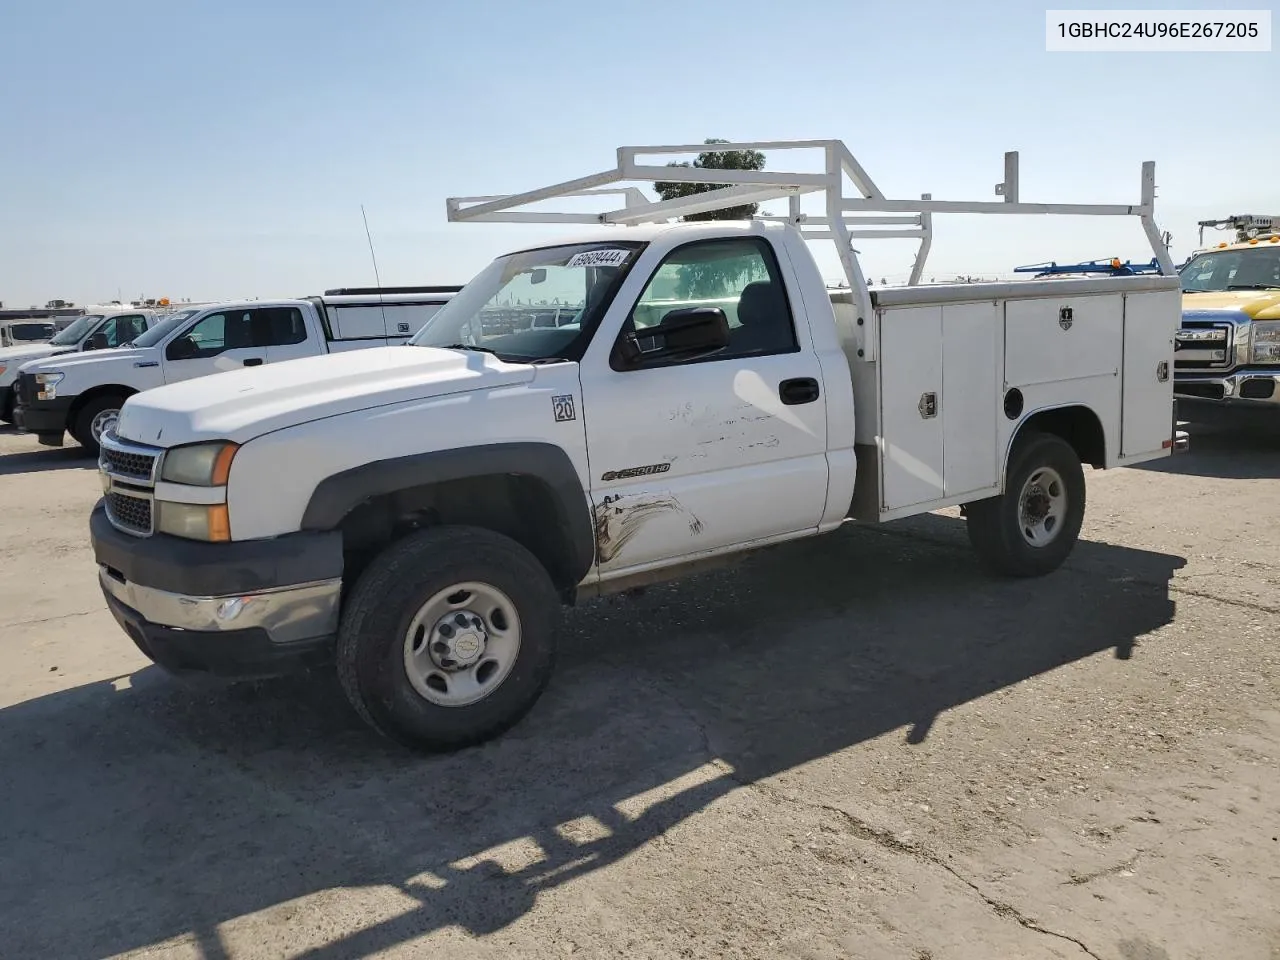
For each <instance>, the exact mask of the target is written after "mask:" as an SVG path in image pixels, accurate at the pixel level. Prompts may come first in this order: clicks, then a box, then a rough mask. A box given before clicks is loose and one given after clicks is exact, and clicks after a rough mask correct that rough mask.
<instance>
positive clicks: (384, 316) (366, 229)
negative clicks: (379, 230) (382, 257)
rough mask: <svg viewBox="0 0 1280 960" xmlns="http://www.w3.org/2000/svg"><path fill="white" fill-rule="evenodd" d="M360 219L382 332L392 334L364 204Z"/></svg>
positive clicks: (361, 205) (361, 207) (361, 208)
mask: <svg viewBox="0 0 1280 960" xmlns="http://www.w3.org/2000/svg"><path fill="white" fill-rule="evenodd" d="M360 218H361V219H362V220H364V235H365V237H366V238H367V239H368V241H369V258H370V259H371V260H373V282H374V283H376V284H377V285H378V306H379V308H380V309H381V310H382V331H383V333H384V334H388V335H389V334H390V331H389V330H387V305H386V301H385V300H384V298H383V294H382V278H381V277H380V276H378V255H377V254H376V253H374V252H373V234H371V233H370V232H369V217H368V215H367V214H366V213H365V212H364V204H363V203H362V204H360Z"/></svg>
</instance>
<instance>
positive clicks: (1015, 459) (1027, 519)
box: [966, 433, 1085, 577]
mask: <svg viewBox="0 0 1280 960" xmlns="http://www.w3.org/2000/svg"><path fill="white" fill-rule="evenodd" d="M1004 489H1005V492H1004V493H1003V494H1002V495H1001V496H998V497H992V498H991V499H989V500H979V501H977V502H975V503H970V504H968V505H967V506H966V516H967V523H966V526H967V528H968V531H969V542H970V544H972V545H973V549H974V551H975V552H976V553H977V555H978V560H979V562H981V563H982V565H983V566H984V567H986V568H987V569H988V570H990V571H991V572H992V573H996V574H998V575H1000V576H1006V577H1041V576H1044V575H1045V574H1048V573H1052V572H1053V571H1054V570H1057V569H1058V567H1060V566H1062V564H1063V563H1064V562H1065V561H1066V559H1067V557H1068V556H1070V554H1071V551H1072V549H1073V548H1074V547H1075V544H1076V540H1077V539H1078V538H1079V536H1080V528H1081V526H1082V525H1083V524H1084V507H1085V482H1084V468H1083V467H1082V466H1081V465H1080V457H1079V455H1078V454H1077V453H1076V451H1075V450H1074V448H1072V446H1071V445H1070V444H1069V443H1067V442H1066V441H1065V440H1063V439H1062V438H1061V437H1058V436H1055V435H1053V434H1043V433H1036V434H1032V435H1030V436H1027V437H1026V438H1023V439H1019V441H1018V442H1017V443H1016V444H1015V445H1014V448H1013V452H1012V453H1011V454H1010V457H1009V467H1008V471H1007V472H1006V475H1005V487H1004Z"/></svg>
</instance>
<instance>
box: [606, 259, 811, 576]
mask: <svg viewBox="0 0 1280 960" xmlns="http://www.w3.org/2000/svg"><path fill="white" fill-rule="evenodd" d="M800 303H801V301H800V298H799V296H798V295H797V292H796V289H795V287H794V285H793V284H789V283H788V282H787V275H785V274H784V273H783V271H782V269H781V268H780V266H779V263H778V259H777V257H776V256H775V254H774V251H773V248H772V245H771V244H770V243H769V241H768V240H767V239H765V238H764V237H741V238H737V237H735V238H717V239H708V240H700V241H694V242H692V243H688V244H684V245H683V246H680V247H677V248H676V249H675V250H673V251H672V252H671V253H669V254H668V255H667V256H666V258H665V259H664V260H663V262H662V264H661V265H660V266H659V267H658V269H657V270H656V271H654V273H653V275H652V276H651V277H650V278H649V280H648V281H647V283H646V286H645V288H644V290H643V292H642V293H641V294H640V297H639V298H638V300H637V302H636V303H635V304H634V305H633V306H631V308H630V310H629V313H628V315H627V318H626V320H625V321H624V323H623V324H622V328H621V331H620V332H619V334H618V337H617V338H616V339H613V338H610V339H611V340H612V342H598V343H597V344H593V347H595V346H597V345H598V346H599V347H601V348H603V351H604V352H605V353H609V356H607V357H606V356H604V355H603V354H602V353H601V352H595V353H594V356H593V357H592V360H594V362H587V363H584V364H583V366H582V369H581V377H582V395H583V410H584V412H585V413H586V416H585V418H584V419H585V427H586V433H587V444H588V454H589V457H590V465H591V467H590V468H591V474H592V476H591V497H592V502H593V506H594V509H595V517H596V525H597V559H598V563H599V570H600V574H601V576H602V577H605V578H608V577H610V576H616V575H621V574H623V573H625V572H631V571H635V570H636V568H643V567H646V566H650V565H653V566H657V565H661V564H666V563H670V562H674V561H679V560H682V559H692V558H693V557H695V556H697V555H700V554H709V553H715V552H719V551H723V550H725V549H728V548H733V547H736V546H740V545H742V544H746V543H751V542H759V541H762V540H772V539H777V538H783V537H785V536H787V535H789V534H794V533H797V532H800V531H804V530H808V529H813V528H815V527H816V526H817V525H818V523H819V522H820V520H821V518H822V514H823V512H824V510H825V507H826V496H827V480H828V470H827V457H826V449H827V412H826V397H825V396H824V395H823V392H822V389H821V384H822V371H821V367H820V365H819V360H818V356H817V354H816V353H815V351H814V349H813V345H812V341H811V340H810V337H809V331H808V325H807V324H806V323H805V322H804V314H803V312H802V310H799V309H795V308H794V307H793V305H797V304H800ZM615 306H616V307H617V306H622V305H621V304H617V305H615ZM698 307H713V308H718V309H720V310H723V311H724V313H725V316H726V319H727V320H728V322H729V330H730V340H729V345H728V347H726V348H724V349H722V350H720V351H719V352H717V353H714V354H712V355H710V356H703V357H700V358H698V359H692V360H683V361H682V360H671V359H664V358H663V357H662V356H661V355H655V356H653V357H651V358H647V359H642V360H639V361H632V362H631V363H627V362H625V361H622V360H620V359H619V354H618V346H617V345H618V343H619V342H620V341H622V340H623V339H625V338H627V337H629V336H632V335H635V336H636V337H638V342H639V343H640V344H642V345H643V344H644V342H645V341H646V340H651V339H653V338H652V336H650V337H646V336H645V330H646V328H652V327H655V326H657V325H658V324H659V323H661V322H662V320H663V318H664V317H666V316H667V315H668V314H670V313H671V312H672V311H674V310H682V309H688V308H698ZM624 309H625V307H624ZM797 321H798V322H797ZM641 349H644V347H643V346H642V347H641Z"/></svg>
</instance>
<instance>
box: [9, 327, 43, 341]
mask: <svg viewBox="0 0 1280 960" xmlns="http://www.w3.org/2000/svg"><path fill="white" fill-rule="evenodd" d="M9 335H10V336H12V337H13V339H14V340H21V341H23V342H25V343H30V342H31V341H40V340H48V339H49V338H50V337H51V336H53V324H52V323H14V324H10V326H9Z"/></svg>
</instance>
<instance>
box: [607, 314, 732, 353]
mask: <svg viewBox="0 0 1280 960" xmlns="http://www.w3.org/2000/svg"><path fill="white" fill-rule="evenodd" d="M620 346H621V359H622V362H623V363H624V364H625V365H626V366H628V367H635V366H640V365H642V364H644V363H648V362H650V361H653V360H696V359H699V358H701V357H706V356H710V355H711V354H713V353H717V352H718V351H720V350H723V349H724V348H725V347H727V346H729V318H728V317H726V316H725V312H724V311H723V310H721V309H720V308H719V307H686V308H684V309H681V310H672V311H670V312H669V313H667V314H665V315H663V317H662V321H661V322H660V323H659V324H658V325H657V326H654V327H649V328H647V329H644V330H640V331H638V332H636V333H630V334H628V335H627V336H626V337H624V338H623V340H622V343H621V345H620Z"/></svg>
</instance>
